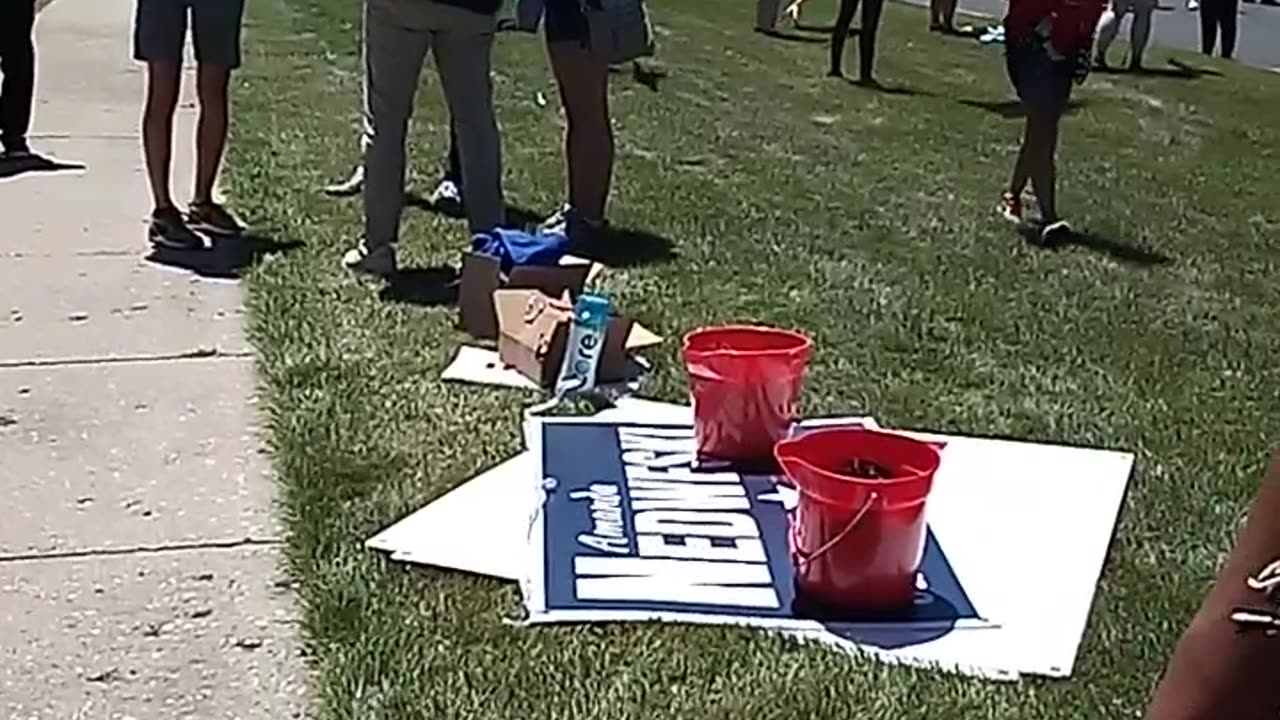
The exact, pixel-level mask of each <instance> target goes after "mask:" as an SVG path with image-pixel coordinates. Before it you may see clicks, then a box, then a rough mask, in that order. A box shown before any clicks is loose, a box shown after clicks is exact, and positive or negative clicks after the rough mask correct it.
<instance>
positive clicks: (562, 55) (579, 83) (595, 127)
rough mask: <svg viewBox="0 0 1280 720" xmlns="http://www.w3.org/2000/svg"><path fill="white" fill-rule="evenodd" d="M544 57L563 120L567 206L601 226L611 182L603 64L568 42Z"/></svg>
mask: <svg viewBox="0 0 1280 720" xmlns="http://www.w3.org/2000/svg"><path fill="white" fill-rule="evenodd" d="M547 53H548V55H550V57H551V69H552V71H553V72H554V73H555V76H556V83H557V84H558V85H559V86H560V100H561V102H563V103H564V108H565V113H566V114H567V115H568V119H569V130H568V132H567V133H566V135H565V158H566V165H567V168H568V176H569V204H570V205H572V206H573V208H574V209H575V210H577V211H578V212H579V213H581V214H582V216H583V217H585V218H586V219H588V220H591V221H601V220H603V219H604V217H605V206H606V205H607V204H608V201H609V187H610V185H611V184H612V182H613V155H614V143H613V125H612V123H611V122H610V119H609V63H608V62H606V61H605V60H604V59H602V58H600V57H597V56H596V55H595V54H593V53H592V52H591V51H589V50H587V49H585V48H582V47H579V46H578V45H577V44H575V43H569V42H558V43H550V44H548V46H547Z"/></svg>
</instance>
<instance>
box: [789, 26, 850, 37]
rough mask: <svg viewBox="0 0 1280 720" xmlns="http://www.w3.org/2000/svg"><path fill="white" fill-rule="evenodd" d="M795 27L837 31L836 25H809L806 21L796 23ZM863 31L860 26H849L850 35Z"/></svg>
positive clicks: (827, 32) (829, 31)
mask: <svg viewBox="0 0 1280 720" xmlns="http://www.w3.org/2000/svg"><path fill="white" fill-rule="evenodd" d="M795 28H796V29H797V30H802V31H804V32H811V33H823V34H826V35H830V34H832V33H834V32H835V31H836V26H835V25H808V24H806V23H796V24H795ZM860 32H861V31H860V30H858V28H849V37H858V34H859V33H860Z"/></svg>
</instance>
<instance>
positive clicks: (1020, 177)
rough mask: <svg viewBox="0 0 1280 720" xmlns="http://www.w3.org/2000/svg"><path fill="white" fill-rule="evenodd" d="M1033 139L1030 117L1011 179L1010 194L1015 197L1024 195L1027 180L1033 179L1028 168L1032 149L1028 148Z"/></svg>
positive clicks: (1023, 128)
mask: <svg viewBox="0 0 1280 720" xmlns="http://www.w3.org/2000/svg"><path fill="white" fill-rule="evenodd" d="M1031 141H1032V137H1031V121H1030V119H1028V120H1027V121H1026V123H1025V124H1024V125H1023V127H1022V145H1021V146H1019V147H1018V159H1017V160H1015V161H1014V163H1013V177H1011V178H1010V179H1009V194H1010V195H1012V196H1013V197H1015V198H1020V197H1022V193H1023V192H1025V191H1026V189H1027V182H1028V181H1029V180H1030V179H1031V171H1030V170H1029V169H1028V168H1029V167H1030V164H1031V163H1030V158H1031V151H1030V150H1029V149H1028V148H1029V146H1030V145H1031Z"/></svg>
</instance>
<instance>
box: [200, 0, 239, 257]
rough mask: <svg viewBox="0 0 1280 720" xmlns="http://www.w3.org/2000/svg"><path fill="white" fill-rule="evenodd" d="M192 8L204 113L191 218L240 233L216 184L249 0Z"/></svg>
mask: <svg viewBox="0 0 1280 720" xmlns="http://www.w3.org/2000/svg"><path fill="white" fill-rule="evenodd" d="M191 12H192V21H193V25H194V27H193V35H194V39H195V46H196V48H195V49H196V63H197V65H198V67H197V70H196V90H197V95H198V97H199V100H200V118H199V120H198V122H197V124H196V176H195V187H194V190H193V192H192V197H191V206H190V208H189V211H188V221H189V222H190V223H192V225H196V226H200V227H201V228H202V229H205V230H208V231H211V232H215V233H222V234H235V233H240V232H243V231H244V228H243V227H242V226H241V225H240V223H239V221H237V220H236V219H235V218H234V217H232V215H231V214H230V213H229V212H227V211H226V209H225V208H223V207H222V206H221V205H220V204H218V203H217V202H215V201H214V197H213V189H214V186H215V185H216V184H217V180H218V171H219V169H220V168H221V166H222V158H223V154H224V153H225V151H226V146H227V128H228V123H229V120H228V116H229V115H230V112H231V98H230V86H231V73H232V71H233V70H235V69H236V68H238V67H240V62H241V57H240V27H241V22H242V20H243V17H244V0H194V2H193V3H192V8H191Z"/></svg>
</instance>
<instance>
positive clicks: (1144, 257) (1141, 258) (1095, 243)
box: [1019, 227, 1173, 267]
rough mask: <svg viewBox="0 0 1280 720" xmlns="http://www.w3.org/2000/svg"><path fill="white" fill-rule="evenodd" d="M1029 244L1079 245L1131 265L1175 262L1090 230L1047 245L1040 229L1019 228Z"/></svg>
mask: <svg viewBox="0 0 1280 720" xmlns="http://www.w3.org/2000/svg"><path fill="white" fill-rule="evenodd" d="M1019 232H1020V233H1021V234H1022V237H1023V239H1024V240H1026V241H1027V243H1028V244H1030V245H1034V246H1036V247H1038V248H1043V249H1045V250H1059V249H1062V248H1065V247H1079V248H1084V249H1085V250H1090V251H1093V252H1095V253H1098V254H1099V255H1106V256H1108V257H1110V258H1112V259H1114V260H1118V261H1120V262H1123V263H1127V264H1129V265H1137V266H1139V267H1158V266H1161V265H1169V264H1172V263H1173V258H1171V257H1169V256H1168V255H1165V254H1163V253H1160V252H1157V251H1155V250H1151V249H1148V248H1144V247H1138V246H1136V245H1131V244H1129V243H1127V242H1124V241H1122V240H1113V239H1111V238H1108V237H1104V236H1102V235H1098V234H1096V233H1090V232H1072V233H1071V235H1070V237H1068V238H1067V239H1065V240H1062V241H1060V242H1057V243H1055V244H1053V245H1045V244H1043V243H1042V242H1041V241H1040V229H1039V228H1036V227H1024V228H1021V229H1020V230H1019Z"/></svg>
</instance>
